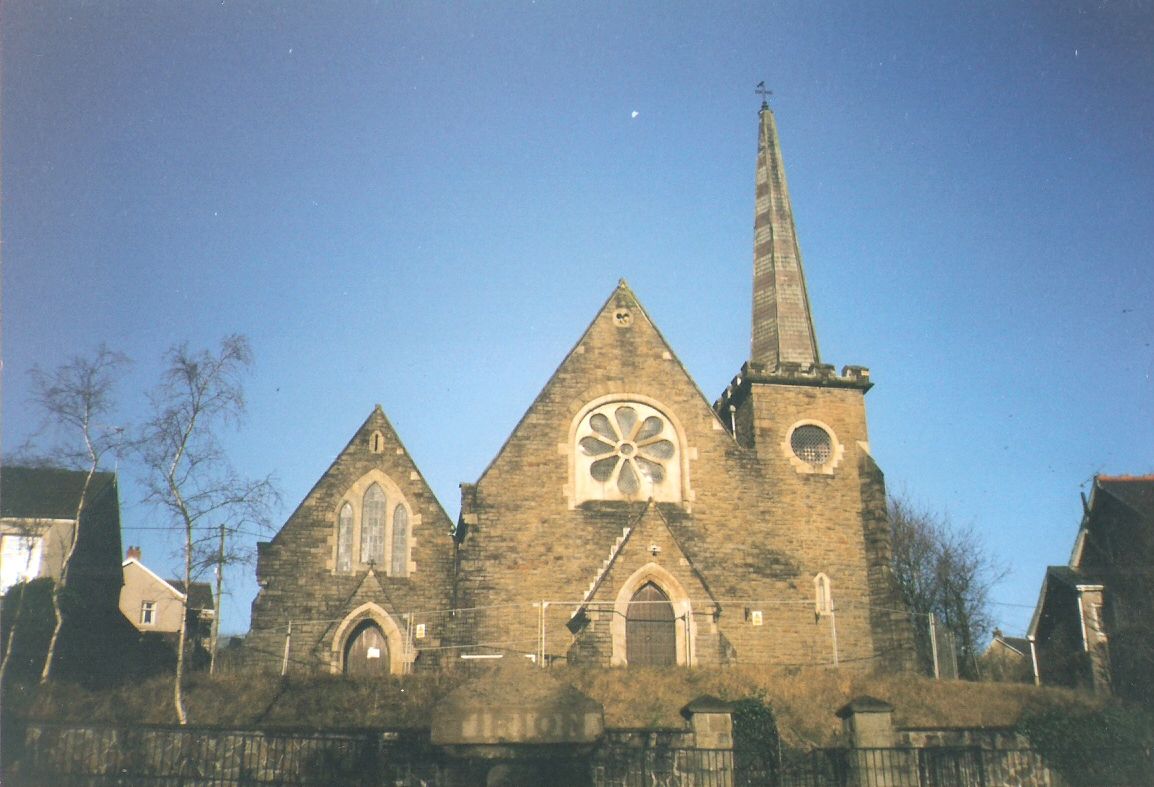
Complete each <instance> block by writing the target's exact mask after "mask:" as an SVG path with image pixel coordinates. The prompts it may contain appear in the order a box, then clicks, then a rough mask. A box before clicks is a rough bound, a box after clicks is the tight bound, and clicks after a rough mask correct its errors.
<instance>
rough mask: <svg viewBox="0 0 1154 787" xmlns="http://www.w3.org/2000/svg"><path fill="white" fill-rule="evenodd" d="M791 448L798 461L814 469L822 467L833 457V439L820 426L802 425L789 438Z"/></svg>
mask: <svg viewBox="0 0 1154 787" xmlns="http://www.w3.org/2000/svg"><path fill="white" fill-rule="evenodd" d="M789 445H790V448H792V449H793V453H794V454H795V455H796V456H797V458H798V459H800V460H802V461H803V462H805V463H806V464H808V465H811V466H813V467H822V466H824V465H825V464H826V463H828V462H829V460H830V457H831V456H832V455H833V438H831V437H830V435H829V432H827V431H826V430H824V429H822V428H821V427H820V426H814V425H813V424H802V425H801V426H799V427H797V428H796V429H794V430H793V434H792V435H790V438H789Z"/></svg>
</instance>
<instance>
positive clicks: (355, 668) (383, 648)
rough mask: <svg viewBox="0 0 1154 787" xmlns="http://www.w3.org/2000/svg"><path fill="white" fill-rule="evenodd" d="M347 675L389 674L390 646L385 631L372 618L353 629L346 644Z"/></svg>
mask: <svg viewBox="0 0 1154 787" xmlns="http://www.w3.org/2000/svg"><path fill="white" fill-rule="evenodd" d="M345 674H346V675H358V676H365V675H388V674H389V646H388V644H387V643H386V642H385V633H384V632H383V631H381V627H380V626H378V625H377V624H376V623H374V622H373V621H371V620H366V621H365V622H364V623H361V624H360V625H359V626H357V627H356V629H354V630H353V633H352V635H350V636H349V643H348V644H347V645H346V646H345Z"/></svg>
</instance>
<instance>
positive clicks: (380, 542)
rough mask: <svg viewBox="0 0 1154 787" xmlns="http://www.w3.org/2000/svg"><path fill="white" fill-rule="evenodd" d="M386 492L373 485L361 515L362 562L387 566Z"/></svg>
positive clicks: (367, 494) (367, 493)
mask: <svg viewBox="0 0 1154 787" xmlns="http://www.w3.org/2000/svg"><path fill="white" fill-rule="evenodd" d="M385 502H386V501H385V490H383V489H381V487H380V485H379V484H373V485H372V486H370V487H369V488H368V491H366V492H365V500H364V506H363V507H362V509H361V510H362V512H363V513H362V514H361V562H362V563H372V564H374V565H378V566H383V565H384V564H385Z"/></svg>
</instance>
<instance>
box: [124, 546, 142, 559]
mask: <svg viewBox="0 0 1154 787" xmlns="http://www.w3.org/2000/svg"><path fill="white" fill-rule="evenodd" d="M124 559H125V560H136V561H138V562H139V560H140V547H129V548H128V551H127V552H125V553H124Z"/></svg>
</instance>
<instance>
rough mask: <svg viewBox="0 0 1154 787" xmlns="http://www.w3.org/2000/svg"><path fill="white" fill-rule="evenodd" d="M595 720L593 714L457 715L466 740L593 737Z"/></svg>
mask: <svg viewBox="0 0 1154 787" xmlns="http://www.w3.org/2000/svg"><path fill="white" fill-rule="evenodd" d="M599 721H600V716H599V714H596V713H565V712H555V713H539V712H538V711H532V710H504V711H496V712H493V711H474V712H472V713H468V714H466V715H464V716H463V717H462V718H461V720H460V727H459V729H460V731H461V738H462V740H469V741H497V740H510V741H531V740H538V741H571V740H583V739H590V738H594V737H596V736H597V734H598V733H599V732H600V724H599Z"/></svg>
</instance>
